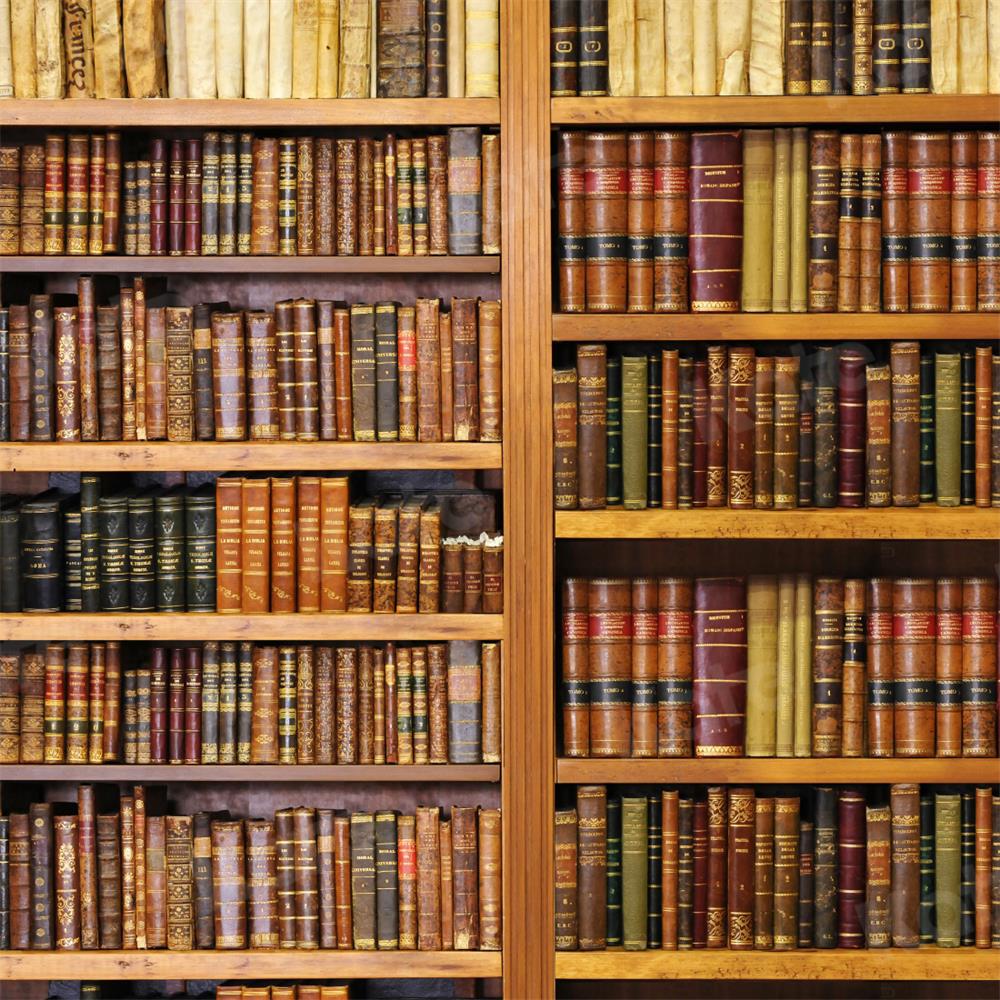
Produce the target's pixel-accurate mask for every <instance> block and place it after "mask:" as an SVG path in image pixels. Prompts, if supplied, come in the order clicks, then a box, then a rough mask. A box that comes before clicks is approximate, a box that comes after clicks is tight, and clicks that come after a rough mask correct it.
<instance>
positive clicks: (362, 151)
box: [358, 139, 426, 257]
mask: <svg viewBox="0 0 1000 1000" xmlns="http://www.w3.org/2000/svg"><path fill="white" fill-rule="evenodd" d="M374 156H375V148H374V144H373V142H372V140H371V139H359V140H358V253H359V254H361V255H362V256H363V257H368V256H371V255H372V254H373V253H374V251H375V163H374ZM425 177H426V173H425ZM425 194H426V191H425Z"/></svg>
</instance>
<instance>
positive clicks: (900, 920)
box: [890, 784, 920, 948]
mask: <svg viewBox="0 0 1000 1000" xmlns="http://www.w3.org/2000/svg"><path fill="white" fill-rule="evenodd" d="M890 807H891V810H892V826H891V851H892V853H891V858H892V865H891V869H892V870H891V886H892V890H891V897H890V912H891V915H892V923H891V926H892V943H893V946H894V947H896V948H915V947H916V946H917V944H918V943H919V934H920V791H919V787H918V786H917V785H908V784H897V785H893V786H892V787H891V788H890Z"/></svg>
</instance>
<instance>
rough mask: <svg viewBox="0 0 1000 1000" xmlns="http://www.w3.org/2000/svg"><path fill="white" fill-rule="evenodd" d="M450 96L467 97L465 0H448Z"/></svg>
mask: <svg viewBox="0 0 1000 1000" xmlns="http://www.w3.org/2000/svg"><path fill="white" fill-rule="evenodd" d="M447 4H448V7H447V15H446V18H447V20H446V23H447V27H446V35H447V38H448V96H449V97H465V0H447Z"/></svg>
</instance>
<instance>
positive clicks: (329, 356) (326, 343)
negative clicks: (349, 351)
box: [316, 299, 337, 441]
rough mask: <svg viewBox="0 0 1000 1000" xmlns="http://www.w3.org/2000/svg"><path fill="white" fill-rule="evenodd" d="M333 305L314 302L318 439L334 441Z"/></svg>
mask: <svg viewBox="0 0 1000 1000" xmlns="http://www.w3.org/2000/svg"><path fill="white" fill-rule="evenodd" d="M334 315H335V309H334V303H333V302H331V301H330V300H329V299H320V300H317V302H316V364H317V370H318V378H319V437H320V440H321V441H336V440H337V414H336V404H337V376H336V370H337V362H336V353H335V337H334V322H335V320H334Z"/></svg>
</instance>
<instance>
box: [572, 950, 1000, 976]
mask: <svg viewBox="0 0 1000 1000" xmlns="http://www.w3.org/2000/svg"><path fill="white" fill-rule="evenodd" d="M998 976H1000V953H998V952H997V951H996V950H993V949H980V948H937V947H933V946H923V947H920V948H873V949H871V950H866V949H857V950H854V949H850V948H832V949H830V950H824V951H814V950H812V949H793V950H792V951H729V950H728V949H718V950H716V949H712V950H708V949H698V950H697V951H660V950H656V951H621V950H619V949H614V950H608V951H581V952H568V951H566V952H556V979H619V980H629V979H751V980H753V979H794V980H799V981H806V980H848V979H859V980H868V979H878V980H936V981H938V982H941V981H948V980H977V981H978V980H992V979H996V978H997V977H998Z"/></svg>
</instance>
